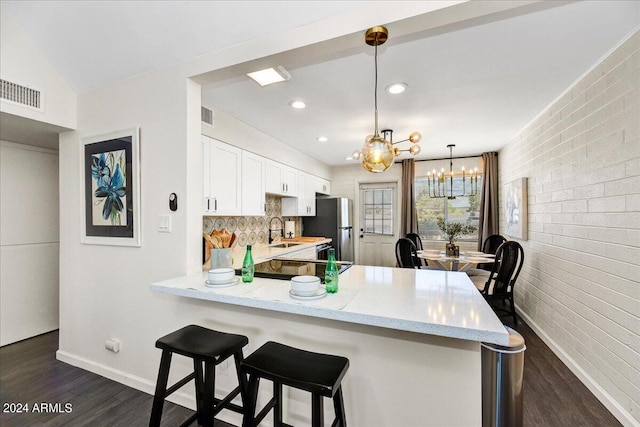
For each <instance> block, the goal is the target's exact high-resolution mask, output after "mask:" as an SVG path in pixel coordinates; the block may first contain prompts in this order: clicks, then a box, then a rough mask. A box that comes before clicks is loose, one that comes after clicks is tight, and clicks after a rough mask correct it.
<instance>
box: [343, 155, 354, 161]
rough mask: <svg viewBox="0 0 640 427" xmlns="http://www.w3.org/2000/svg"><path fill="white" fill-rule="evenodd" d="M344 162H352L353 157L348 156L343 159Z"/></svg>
mask: <svg viewBox="0 0 640 427" xmlns="http://www.w3.org/2000/svg"><path fill="white" fill-rule="evenodd" d="M344 159H345V160H353V157H351V156H349V157H345V158H344Z"/></svg>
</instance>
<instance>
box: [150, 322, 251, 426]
mask: <svg viewBox="0 0 640 427" xmlns="http://www.w3.org/2000/svg"><path fill="white" fill-rule="evenodd" d="M248 343H249V339H248V338H247V337H245V336H242V335H234V334H227V333H224V332H218V331H213V330H211V329H207V328H203V327H202V326H197V325H189V326H185V327H184V328H182V329H178V330H177V331H175V332H172V333H170V334H169V335H165V336H164V337H162V338H160V339H158V341H156V347H157V348H159V349H162V358H161V360H160V369H159V370H158V381H157V383H156V392H155V395H154V397H153V408H152V409H151V419H150V421H149V426H152V427H156V426H159V425H160V420H161V419H162V407H163V406H164V400H165V399H166V398H167V396H169V395H170V394H171V393H173V392H174V391H176V390H178V389H179V388H181V387H182V386H184V385H185V384H187V383H188V382H189V381H191V380H192V379H195V381H196V406H197V412H196V413H195V415H193V416H191V417H190V418H189V419H188V420H187V421H185V422H184V423H183V424H182V425H183V426H187V425H189V424H191V423H192V422H194V421H195V420H196V419H197V420H198V424H200V425H202V426H209V427H212V426H213V417H215V416H216V415H217V414H218V413H219V412H220V411H221V410H222V409H224V408H226V409H229V410H232V411H235V412H239V413H241V414H242V413H243V412H244V411H243V408H242V406H239V405H236V404H234V403H231V400H233V399H234V398H235V397H236V396H237V395H238V394H239V393H240V394H241V396H242V397H243V399H242V400H243V402H244V393H243V391H244V387H245V386H246V384H245V383H246V379H243V376H241V375H240V364H241V363H242V359H243V357H242V347H244V346H245V345H247V344H248ZM173 353H177V354H180V355H182V356H185V357H189V358H191V359H193V367H194V372H192V373H191V374H189V375H187V376H186V377H184V378H183V379H181V380H180V381H178V382H177V383H175V384H174V385H172V386H171V387H169V388H167V381H168V379H169V368H170V366H171V356H172V355H173ZM231 356H233V358H234V360H235V364H236V373H237V375H238V384H239V385H238V387H236V388H235V389H234V390H233V391H231V393H229V394H228V395H227V396H226V397H224V398H223V399H217V398H216V397H215V396H214V393H215V380H216V376H215V375H216V374H215V372H216V371H215V367H216V365H218V364H220V363H222V362H223V361H225V360H226V359H228V358H229V357H231ZM203 363H204V370H203ZM245 378H246V377H245ZM243 406H244V404H243Z"/></svg>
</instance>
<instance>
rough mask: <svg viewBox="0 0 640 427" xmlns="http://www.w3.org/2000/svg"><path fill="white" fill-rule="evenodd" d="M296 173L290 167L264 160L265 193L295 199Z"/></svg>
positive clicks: (296, 192) (296, 191)
mask: <svg viewBox="0 0 640 427" xmlns="http://www.w3.org/2000/svg"><path fill="white" fill-rule="evenodd" d="M297 181H298V171H297V170H296V169H294V168H292V167H290V166H287V165H284V164H282V163H279V162H276V161H274V160H271V159H266V165H265V189H266V192H267V193H270V194H277V195H280V196H285V197H296V196H297V194H298V190H297Z"/></svg>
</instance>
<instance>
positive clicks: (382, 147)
mask: <svg viewBox="0 0 640 427" xmlns="http://www.w3.org/2000/svg"><path fill="white" fill-rule="evenodd" d="M388 36H389V31H388V30H387V29H386V28H385V27H382V26H379V27H372V28H369V29H368V30H367V32H366V34H365V36H364V40H365V42H366V43H367V44H368V45H369V46H374V47H375V55H374V65H375V91H374V104H375V122H374V123H375V127H374V133H373V135H368V136H367V137H366V138H365V142H364V146H363V147H362V150H356V151H354V153H353V158H354V159H360V158H362V167H363V168H365V169H366V170H367V171H369V172H374V173H377V172H384V171H385V170H387V169H389V167H391V165H392V164H393V160H394V159H395V157H396V156H397V155H399V154H400V152H402V151H408V152H410V153H411V154H413V155H414V156H415V155H416V154H418V153H419V152H420V146H419V145H417V143H418V142H419V141H420V139H421V138H422V135H420V133H419V132H413V133H412V134H411V135H409V138H407V139H404V140H402V141H398V142H395V143H394V142H393V131H392V130H391V129H385V130H383V131H382V134H383V136H380V133H379V132H378V46H379V45H382V44H384V42H386V41H387V38H388ZM387 137H388V139H387ZM405 141H410V142H411V143H414V144H416V145H413V146H411V148H410V149H408V150H400V149H399V148H394V145H395V144H399V143H401V142H405Z"/></svg>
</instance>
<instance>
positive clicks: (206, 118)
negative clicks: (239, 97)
mask: <svg viewBox="0 0 640 427" xmlns="http://www.w3.org/2000/svg"><path fill="white" fill-rule="evenodd" d="M200 116H201V120H202V122H203V123H206V124H208V125H209V126H214V124H213V111H212V110H210V109H208V108H206V107H201V108H200Z"/></svg>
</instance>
